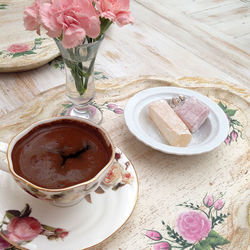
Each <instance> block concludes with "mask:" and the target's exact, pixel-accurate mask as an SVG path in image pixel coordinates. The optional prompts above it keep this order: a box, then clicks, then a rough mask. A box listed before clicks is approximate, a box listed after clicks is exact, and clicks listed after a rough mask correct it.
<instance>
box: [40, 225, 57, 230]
mask: <svg viewBox="0 0 250 250" xmlns="http://www.w3.org/2000/svg"><path fill="white" fill-rule="evenodd" d="M42 228H43V229H45V230H47V231H50V232H54V231H55V230H56V228H55V227H51V226H48V225H44V224H42Z"/></svg>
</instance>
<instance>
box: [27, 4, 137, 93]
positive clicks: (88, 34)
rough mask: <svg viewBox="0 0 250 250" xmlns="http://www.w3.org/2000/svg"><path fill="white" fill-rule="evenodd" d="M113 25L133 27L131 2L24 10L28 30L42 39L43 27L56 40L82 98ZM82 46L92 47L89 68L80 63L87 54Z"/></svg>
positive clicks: (69, 5) (50, 5)
mask: <svg viewBox="0 0 250 250" xmlns="http://www.w3.org/2000/svg"><path fill="white" fill-rule="evenodd" d="M112 23H116V24H117V25H118V26H120V27H121V26H124V25H126V24H130V23H133V18H132V17H131V15H130V11H129V0H36V1H35V2H34V3H33V5H32V6H30V7H27V8H25V10H24V26H25V28H26V29H27V30H31V31H33V30H36V32H37V33H38V34H39V35H40V29H41V27H42V28H43V29H45V30H46V31H47V35H48V36H49V37H52V38H54V40H55V42H56V44H57V46H58V47H59V49H60V51H61V54H62V56H63V59H64V62H65V65H66V67H68V69H69V70H68V71H69V72H70V74H71V76H72V77H73V79H74V83H75V86H76V89H77V91H78V93H79V94H80V95H83V94H84V93H85V91H86V89H87V86H88V81H89V79H90V76H91V74H92V72H93V67H94V61H95V57H96V53H97V50H98V48H99V44H100V42H101V41H102V39H103V35H104V33H105V31H106V30H107V29H108V28H109V27H110V25H111V24H112ZM91 44H93V46H91ZM94 44H97V45H94ZM81 45H86V46H88V45H90V46H89V48H87V51H88V53H89V54H92V55H90V56H88V55H87V57H88V61H91V62H90V64H89V66H87V67H86V66H85V67H84V66H83V63H82V62H81V61H80V60H79V57H80V56H81V55H82V54H83V53H82V52H81V51H79V50H77V47H79V46H81ZM94 47H96V48H95V50H96V51H95V55H94V56H93V52H91V50H92V51H93V49H94ZM90 57H91V58H90ZM76 58H77V59H76ZM66 72H67V70H66Z"/></svg>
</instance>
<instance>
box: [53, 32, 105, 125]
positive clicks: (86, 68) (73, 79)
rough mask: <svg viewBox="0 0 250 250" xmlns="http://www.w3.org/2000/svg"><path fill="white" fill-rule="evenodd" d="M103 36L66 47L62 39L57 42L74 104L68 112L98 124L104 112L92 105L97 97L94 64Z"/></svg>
mask: <svg viewBox="0 0 250 250" xmlns="http://www.w3.org/2000/svg"><path fill="white" fill-rule="evenodd" d="M102 40H103V36H102V37H101V38H100V39H99V40H98V41H95V42H92V43H86V44H81V45H78V46H76V47H74V48H70V49H66V48H64V47H63V45H62V43H61V41H60V40H58V39H55V42H56V44H57V46H58V48H59V50H60V52H61V56H62V58H63V61H64V65H65V71H66V97H67V98H68V100H69V101H70V102H71V103H72V104H73V106H72V109H71V110H70V112H69V113H68V114H69V115H71V116H77V117H81V118H84V119H88V120H91V121H92V122H94V123H96V124H100V123H101V121H102V112H101V110H99V109H98V108H97V107H95V106H93V105H91V101H92V100H93V99H94V97H95V93H96V89H95V78H94V66H95V59H96V55H97V52H98V49H99V46H100V44H101V42H102Z"/></svg>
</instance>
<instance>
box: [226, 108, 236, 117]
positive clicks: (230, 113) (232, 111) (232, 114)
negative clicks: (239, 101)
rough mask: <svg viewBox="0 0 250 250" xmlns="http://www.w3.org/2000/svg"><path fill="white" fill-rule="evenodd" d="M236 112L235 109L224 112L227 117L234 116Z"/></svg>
mask: <svg viewBox="0 0 250 250" xmlns="http://www.w3.org/2000/svg"><path fill="white" fill-rule="evenodd" d="M236 111H237V110H235V109H227V110H226V111H225V112H226V114H227V115H228V116H234V115H235V113H236Z"/></svg>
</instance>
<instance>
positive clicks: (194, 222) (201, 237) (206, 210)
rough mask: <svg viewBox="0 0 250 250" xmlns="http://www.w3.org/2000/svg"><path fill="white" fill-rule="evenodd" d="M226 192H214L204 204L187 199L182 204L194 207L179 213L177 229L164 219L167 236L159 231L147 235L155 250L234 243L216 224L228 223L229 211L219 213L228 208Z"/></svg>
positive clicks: (195, 247)
mask: <svg viewBox="0 0 250 250" xmlns="http://www.w3.org/2000/svg"><path fill="white" fill-rule="evenodd" d="M221 197H222V195H221V196H220V197H219V198H217V199H214V197H213V196H212V195H206V196H205V197H204V198H203V205H202V206H200V205H194V204H193V203H188V202H184V203H182V204H179V205H178V206H181V207H185V208H189V209H191V211H190V210H189V211H186V212H183V213H181V214H179V216H178V218H177V222H176V227H177V231H175V230H174V229H172V228H171V227H170V226H169V225H167V224H166V223H165V222H164V221H162V225H163V226H164V228H165V230H166V234H167V236H166V237H164V236H163V235H162V234H161V233H160V232H158V231H156V230H147V231H146V234H145V236H147V237H148V238H149V239H151V240H152V241H153V242H151V243H150V244H152V245H153V249H154V250H158V249H166V250H170V249H189V250H191V249H193V250H205V249H216V248H220V247H221V246H223V245H226V244H229V243H230V242H229V241H228V240H227V239H225V238H223V237H222V236H220V235H219V234H218V233H217V232H216V231H215V230H214V227H215V226H216V225H218V224H221V223H223V222H224V220H225V218H227V216H228V215H229V214H223V213H221V212H219V211H220V210H221V209H222V208H223V207H224V204H225V203H224V201H223V199H222V198H221Z"/></svg>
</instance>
